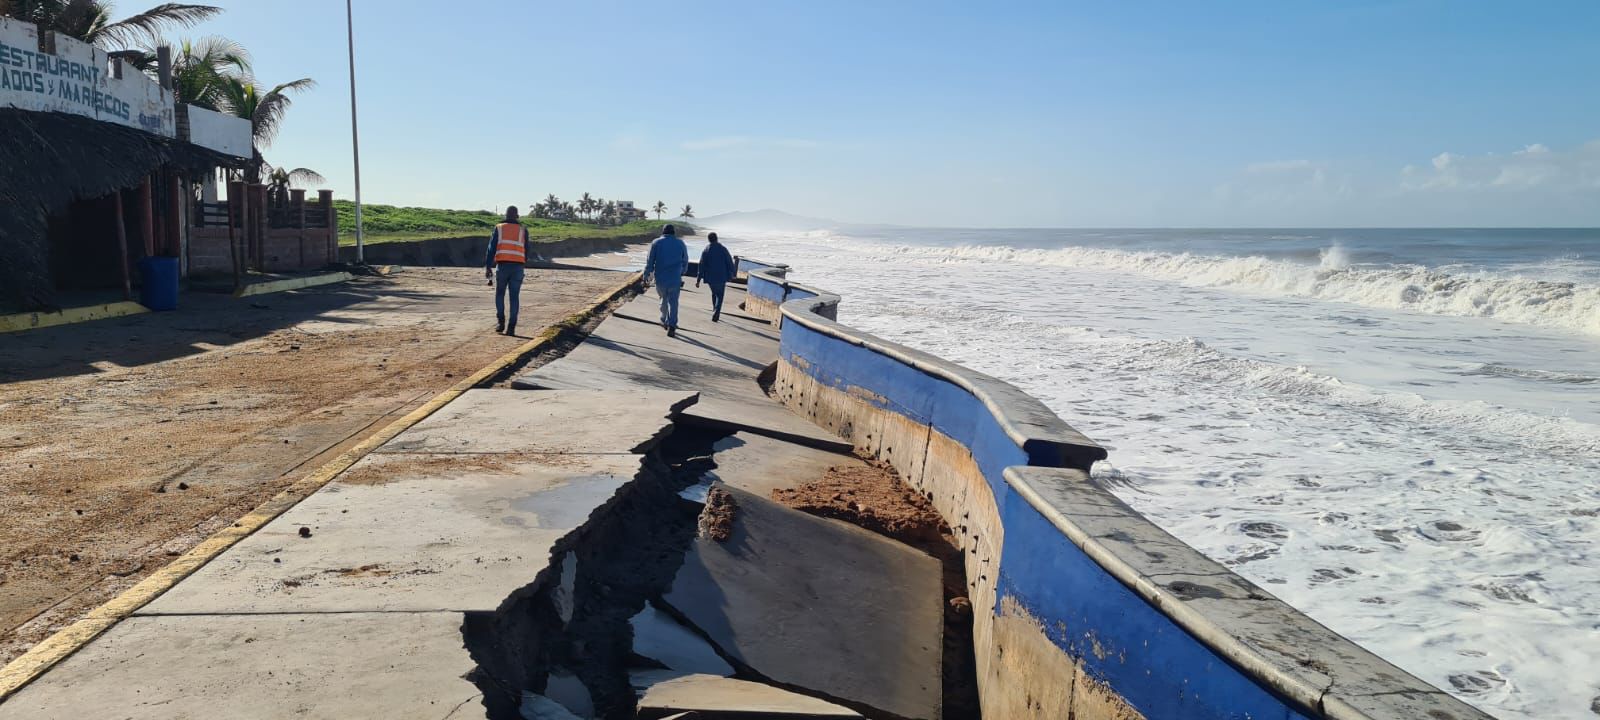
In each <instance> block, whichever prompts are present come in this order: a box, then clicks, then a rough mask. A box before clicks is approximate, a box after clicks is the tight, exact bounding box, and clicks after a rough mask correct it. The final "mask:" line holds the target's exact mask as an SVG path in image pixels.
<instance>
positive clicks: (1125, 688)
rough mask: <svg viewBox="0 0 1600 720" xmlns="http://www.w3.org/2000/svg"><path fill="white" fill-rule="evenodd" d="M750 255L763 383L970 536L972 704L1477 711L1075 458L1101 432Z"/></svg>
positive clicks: (1428, 713) (1401, 717)
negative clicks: (1121, 493)
mask: <svg viewBox="0 0 1600 720" xmlns="http://www.w3.org/2000/svg"><path fill="white" fill-rule="evenodd" d="M765 265H766V267H759V268H753V269H752V270H751V271H750V283H749V290H750V300H749V301H747V302H748V303H749V304H751V305H754V306H755V307H754V308H749V307H747V311H748V312H750V313H751V314H753V315H757V316H760V314H761V313H764V312H768V307H769V305H771V306H773V307H774V309H775V311H776V312H775V313H774V315H775V316H776V318H777V320H778V321H779V322H781V327H782V330H781V337H782V339H781V349H780V353H779V362H778V368H777V379H776V382H775V385H774V391H775V393H776V394H777V395H778V396H779V397H780V399H781V400H783V402H784V403H785V404H787V405H788V406H790V407H791V408H793V409H794V410H795V411H797V412H799V413H800V414H802V415H804V416H806V417H809V418H810V419H811V420H812V421H813V422H816V423H817V424H819V425H821V426H823V427H826V428H829V429H831V430H832V431H834V432H835V433H837V434H838V435H839V436H840V437H842V438H844V439H846V440H848V441H850V442H851V443H852V444H853V445H854V446H855V447H856V449H857V450H858V451H859V452H861V453H862V454H864V455H866V456H868V457H873V458H878V459H881V460H884V461H887V462H888V463H890V464H891V465H892V466H893V467H894V468H895V470H896V471H897V472H898V473H899V474H900V475H901V476H902V477H903V478H904V479H905V480H906V481H907V482H908V483H909V484H910V485H911V486H912V487H914V488H916V489H918V490H919V491H921V492H923V493H924V494H926V495H927V496H928V497H929V498H930V499H931V500H932V501H933V502H934V504H935V505H936V506H937V507H938V509H939V510H940V512H942V513H943V514H944V517H945V518H946V519H947V520H948V521H949V523H950V525H951V528H952V529H953V530H954V531H955V534H956V535H957V537H958V538H959V540H960V542H961V544H962V546H963V549H964V550H965V551H966V558H967V562H966V570H967V578H968V583H969V595H970V600H971V601H972V606H973V609H974V613H975V617H974V626H973V634H974V640H975V652H976V654H977V664H978V672H979V678H978V679H979V686H980V692H981V695H982V702H983V710H984V716H985V717H991V718H1025V717H1026V718H1067V717H1072V718H1078V719H1079V720H1099V719H1102V718H1114V719H1118V720H1122V719H1125V718H1150V719H1155V718H1183V719H1185V720H1191V719H1211V718H1215V719H1218V720H1220V719H1222V718H1329V719H1340V720H1343V719H1347V718H1350V719H1357V718H1370V719H1377V718H1386V719H1387V718H1392V719H1394V720H1414V719H1427V720H1466V719H1468V718H1487V717H1488V716H1487V715H1485V714H1483V713H1481V712H1479V711H1477V710H1475V709H1473V708H1471V707H1470V706H1468V705H1466V704H1464V703H1462V702H1460V701H1458V700H1456V699H1454V698H1452V697H1451V696H1449V695H1447V694H1445V693H1444V692H1442V691H1440V690H1438V689H1436V688H1434V687H1432V686H1430V685H1428V684H1427V683H1425V682H1423V681H1421V680H1420V679H1418V678H1416V677H1413V676H1412V675H1410V674H1408V673H1406V672H1405V671H1403V670H1401V669H1399V668H1397V667H1394V666H1393V665H1390V664H1389V663H1387V662H1385V661H1384V660H1382V659H1381V658H1379V657H1377V656H1375V655H1373V654H1371V653H1369V652H1367V651H1365V650H1363V649H1362V648H1360V647H1358V646H1356V645H1355V644H1354V643H1352V642H1350V641H1349V640H1346V639H1344V638H1343V637H1340V636H1339V635H1338V634H1336V633H1334V632H1333V631H1331V630H1329V629H1327V628H1325V627H1323V626H1322V625H1320V624H1318V623H1317V622H1316V621H1314V620H1312V619H1310V618H1309V617H1306V616H1305V615H1304V614H1302V613H1300V612H1298V611H1296V610H1295V609H1293V608H1291V607H1289V606H1288V605H1287V604H1285V603H1283V602H1282V601H1280V600H1278V599H1277V598H1274V597H1273V596H1272V595H1270V594H1269V593H1267V592H1266V591H1264V590H1262V589H1261V588H1259V587H1257V586H1255V585H1254V584H1252V583H1250V582H1249V581H1248V580H1245V579H1244V578H1242V577H1240V576H1238V575H1236V574H1234V573H1233V572H1231V571H1229V570H1228V569H1227V568H1225V567H1223V566H1221V565H1219V564H1217V563H1216V562H1213V561H1212V560H1210V559H1208V558H1206V557H1205V556H1204V555H1202V554H1200V553H1199V552H1198V551H1196V550H1194V549H1193V548H1191V547H1189V546H1187V545H1185V544H1184V543H1182V542H1181V541H1179V540H1178V539H1177V538H1175V537H1173V536H1171V535H1170V534H1168V533H1166V532H1165V531H1163V530H1161V529H1160V528H1158V527H1156V526H1155V525H1154V524H1153V523H1151V522H1150V521H1149V520H1147V519H1145V518H1144V517H1143V516H1142V515H1140V514H1139V513H1137V512H1136V511H1134V510H1133V509H1131V508H1129V507H1128V506H1127V505H1126V504H1124V503H1122V502H1121V501H1120V500H1118V499H1117V498H1116V497H1115V496H1113V495H1112V494H1111V493H1109V492H1107V491H1106V490H1104V489H1103V488H1101V487H1099V486H1098V485H1096V484H1095V483H1094V482H1093V481H1091V480H1090V479H1089V477H1088V474H1087V472H1088V470H1089V467H1090V465H1092V464H1093V463H1094V462H1095V461H1097V460H1100V459H1103V458H1105V457H1106V451H1105V450H1104V449H1102V448H1101V447H1100V446H1099V445H1097V444H1095V443H1094V442H1093V441H1092V440H1090V439H1088V438H1087V437H1084V436H1083V435H1082V434H1080V433H1079V432H1077V431H1076V430H1074V429H1072V428H1071V427H1069V426H1068V425H1067V424H1066V423H1065V422H1063V421H1062V420H1061V419H1060V418H1059V417H1057V416H1056V415H1055V413H1053V412H1051V411H1050V410H1049V409H1048V408H1046V407H1045V406H1044V405H1043V404H1042V403H1040V402H1039V401H1038V400H1036V399H1034V398H1032V397H1030V396H1028V395H1027V394H1025V393H1023V392H1022V391H1021V390H1018V389H1017V388H1015V387H1013V386H1011V385H1009V384H1007V383H1004V382H1001V381H1000V380H997V379H995V378H992V377H989V376H987V375H983V374H981V373H977V372H973V371H971V370H968V369H966V368H963V367H961V366H959V365H956V364H954V363H950V362H947V361H945V360H942V359H940V358H938V357H935V356H932V355H929V354H927V353H923V352H920V351H917V350H913V349H910V348H907V347H904V346H901V345H898V344H895V343H892V342H889V341H886V340H883V339H881V338H877V337H874V336H872V335H869V334H867V333H863V332H859V331H856V330H854V329H852V328H849V327H847V326H845V325H841V324H839V323H838V322H836V321H835V318H836V317H837V307H838V304H839V297H838V296H836V295H833V294H831V293H827V292H825V291H822V290H818V289H815V288H810V287H806V286H803V285H799V284H796V283H792V282H789V281H788V280H787V279H786V275H787V272H786V270H787V268H781V267H778V266H776V265H773V264H765Z"/></svg>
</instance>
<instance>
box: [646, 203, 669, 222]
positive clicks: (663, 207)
mask: <svg viewBox="0 0 1600 720" xmlns="http://www.w3.org/2000/svg"><path fill="white" fill-rule="evenodd" d="M650 209H651V210H654V211H655V213H656V219H657V220H660V219H661V213H664V212H666V211H667V204H666V203H664V202H661V201H660V200H657V201H656V204H655V206H654V207H652V208H650Z"/></svg>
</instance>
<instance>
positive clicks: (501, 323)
mask: <svg viewBox="0 0 1600 720" xmlns="http://www.w3.org/2000/svg"><path fill="white" fill-rule="evenodd" d="M494 331H495V332H497V333H503V332H505V331H506V321H505V318H500V319H498V320H495V321H494Z"/></svg>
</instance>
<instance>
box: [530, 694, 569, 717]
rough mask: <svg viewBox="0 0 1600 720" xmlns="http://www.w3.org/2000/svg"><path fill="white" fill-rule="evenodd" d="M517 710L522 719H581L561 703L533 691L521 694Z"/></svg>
mask: <svg viewBox="0 0 1600 720" xmlns="http://www.w3.org/2000/svg"><path fill="white" fill-rule="evenodd" d="M519 710H520V713H519V714H521V715H522V720H583V718H580V717H578V716H577V715H573V714H572V712H571V711H570V710H567V708H566V707H564V706H563V705H562V704H561V703H558V702H556V701H554V700H551V699H550V698H547V697H545V696H543V695H535V694H533V693H525V694H523V696H522V707H521V708H519Z"/></svg>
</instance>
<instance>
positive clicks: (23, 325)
mask: <svg viewBox="0 0 1600 720" xmlns="http://www.w3.org/2000/svg"><path fill="white" fill-rule="evenodd" d="M146 312H150V308H147V307H145V306H143V305H140V304H139V303H136V302H114V303H106V304H105V305H86V306H84V307H75V308H67V309H65V310H62V311H60V312H35V313H18V314H16V315H0V333H11V332H21V331H23V330H33V329H34V328H46V327H52V326H55V325H70V324H72V323H81V322H88V321H90V320H104V319H106V318H114V317H122V316H124V315H138V314H139V313H146Z"/></svg>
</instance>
